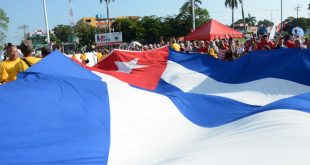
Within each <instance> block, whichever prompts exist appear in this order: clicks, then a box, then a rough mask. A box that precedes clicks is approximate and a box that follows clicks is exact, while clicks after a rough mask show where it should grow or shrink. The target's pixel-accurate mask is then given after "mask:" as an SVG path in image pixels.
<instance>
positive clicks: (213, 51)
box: [209, 48, 218, 58]
mask: <svg viewBox="0 0 310 165" xmlns="http://www.w3.org/2000/svg"><path fill="white" fill-rule="evenodd" d="M209 55H211V56H213V57H214V58H218V55H217V53H216V51H215V49H214V48H210V50H209Z"/></svg>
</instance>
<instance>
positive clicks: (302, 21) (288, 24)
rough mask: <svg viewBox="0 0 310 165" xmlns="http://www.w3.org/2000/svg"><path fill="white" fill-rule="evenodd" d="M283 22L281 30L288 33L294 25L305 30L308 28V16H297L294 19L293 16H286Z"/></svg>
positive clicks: (309, 22)
mask: <svg viewBox="0 0 310 165" xmlns="http://www.w3.org/2000/svg"><path fill="white" fill-rule="evenodd" d="M283 24H284V25H283V30H284V31H287V32H289V33H291V32H292V29H293V28H294V27H296V26H298V27H301V28H302V29H304V30H306V29H310V18H304V17H299V18H298V19H296V18H294V17H288V18H287V19H285V20H284V21H283Z"/></svg>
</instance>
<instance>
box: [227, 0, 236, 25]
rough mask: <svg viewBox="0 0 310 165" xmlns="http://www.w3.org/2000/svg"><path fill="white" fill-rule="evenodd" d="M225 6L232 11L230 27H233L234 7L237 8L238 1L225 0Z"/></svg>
mask: <svg viewBox="0 0 310 165" xmlns="http://www.w3.org/2000/svg"><path fill="white" fill-rule="evenodd" d="M225 6H226V7H230V8H231V13H232V27H233V28H234V27H235V25H234V9H236V8H238V1H237V0H225Z"/></svg>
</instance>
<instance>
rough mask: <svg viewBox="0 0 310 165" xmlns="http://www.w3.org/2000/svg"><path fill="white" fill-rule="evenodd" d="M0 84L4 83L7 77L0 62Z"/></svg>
mask: <svg viewBox="0 0 310 165" xmlns="http://www.w3.org/2000/svg"><path fill="white" fill-rule="evenodd" d="M0 73H1V74H0V83H2V82H4V80H5V79H6V78H7V77H8V76H9V75H8V73H7V72H6V70H5V68H4V66H3V64H2V62H0Z"/></svg>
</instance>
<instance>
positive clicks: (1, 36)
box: [0, 8, 9, 45]
mask: <svg viewBox="0 0 310 165" xmlns="http://www.w3.org/2000/svg"><path fill="white" fill-rule="evenodd" d="M8 23H9V17H8V16H7V15H6V13H5V11H4V10H3V9H1V8H0V45H2V44H3V43H4V40H5V37H6V35H5V32H6V31H7V30H8Z"/></svg>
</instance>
